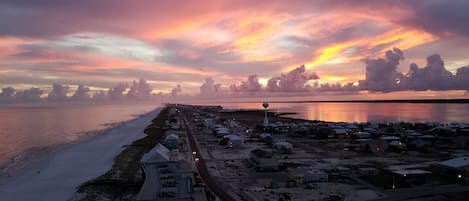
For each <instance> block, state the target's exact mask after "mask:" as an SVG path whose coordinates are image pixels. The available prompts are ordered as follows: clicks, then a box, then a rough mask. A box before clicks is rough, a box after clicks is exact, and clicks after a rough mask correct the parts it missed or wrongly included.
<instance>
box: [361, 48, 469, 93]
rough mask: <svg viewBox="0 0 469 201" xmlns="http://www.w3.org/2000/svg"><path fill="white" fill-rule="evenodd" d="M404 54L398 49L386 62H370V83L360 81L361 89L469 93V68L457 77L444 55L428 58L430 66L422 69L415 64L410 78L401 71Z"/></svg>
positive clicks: (411, 67) (410, 69)
mask: <svg viewBox="0 0 469 201" xmlns="http://www.w3.org/2000/svg"><path fill="white" fill-rule="evenodd" d="M403 59H404V54H403V53H402V51H400V50H399V49H398V48H394V49H393V50H389V51H387V52H386V54H385V58H384V59H383V58H378V59H371V60H366V61H365V63H366V79H365V80H361V81H360V89H363V90H370V91H381V92H389V91H397V90H416V91H425V90H436V91H438V90H467V89H469V81H467V80H469V67H468V66H465V67H461V68H458V69H457V70H456V74H453V73H451V72H450V71H448V70H447V69H446V68H445V63H444V61H443V59H442V58H441V56H440V55H438V54H434V55H430V56H428V57H427V64H426V65H425V66H424V67H422V68H420V67H419V66H418V65H417V64H415V63H412V64H410V66H409V71H408V73H407V74H406V75H404V74H402V73H401V72H398V71H397V67H398V65H399V62H400V61H401V60H403Z"/></svg>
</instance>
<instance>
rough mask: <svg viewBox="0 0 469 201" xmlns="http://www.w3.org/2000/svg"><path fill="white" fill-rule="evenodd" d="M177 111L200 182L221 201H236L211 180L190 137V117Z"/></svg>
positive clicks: (197, 148) (202, 159) (182, 111)
mask: <svg viewBox="0 0 469 201" xmlns="http://www.w3.org/2000/svg"><path fill="white" fill-rule="evenodd" d="M178 109H179V111H181V113H180V116H181V120H182V121H183V125H184V127H185V129H186V132H187V138H188V139H189V145H190V146H191V150H192V151H193V152H195V154H194V155H193V157H194V159H198V160H197V161H194V162H195V166H196V167H197V170H198V171H199V175H200V177H201V178H202V180H204V182H205V184H207V186H208V188H209V189H210V190H211V191H212V192H214V193H215V194H216V195H217V196H218V197H219V198H220V199H221V200H223V201H236V200H235V199H234V198H233V197H232V196H231V195H229V194H228V193H226V192H225V191H224V190H223V189H222V187H221V185H219V184H218V182H217V180H216V179H215V178H212V176H211V175H210V173H209V172H208V169H207V166H206V165H205V161H204V158H202V155H201V154H200V151H199V147H198V145H197V143H196V142H195V140H194V136H192V128H193V127H192V126H191V125H190V124H191V123H190V122H189V121H187V119H188V117H187V115H190V113H187V112H186V111H184V110H182V109H181V108H178Z"/></svg>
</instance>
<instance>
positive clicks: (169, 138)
mask: <svg viewBox="0 0 469 201" xmlns="http://www.w3.org/2000/svg"><path fill="white" fill-rule="evenodd" d="M165 140H179V136H177V135H176V134H169V135H167V136H166V138H165Z"/></svg>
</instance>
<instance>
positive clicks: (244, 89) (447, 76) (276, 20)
mask: <svg viewBox="0 0 469 201" xmlns="http://www.w3.org/2000/svg"><path fill="white" fill-rule="evenodd" d="M467 10H469V1H467V0H447V1H443V0H426V1H421V0H406V1H404V0H402V1H400V0H381V1H376V0H315V1H301V0H295V1H275V0H269V1H264V0H258V1H251V0H233V1H221V0H210V1H204V0H198V1H182V0H181V1H154V0H138V1H130V0H129V1H125V0H122V1H114V0H100V1H96V0H80V1H73V0H42V1H28V0H2V1H1V2H0V87H1V88H7V87H12V88H14V90H15V92H14V93H12V92H7V91H8V90H5V89H4V90H3V92H2V93H3V95H4V96H9V95H8V94H10V95H11V94H16V93H19V92H20V91H22V90H27V92H28V93H29V92H31V91H30V90H33V89H35V91H34V92H31V93H33V94H36V95H37V94H38V93H39V91H38V89H37V88H39V89H40V91H41V93H40V94H41V97H43V95H42V94H43V93H44V94H47V93H50V92H51V91H55V92H54V93H53V95H52V99H57V100H60V99H62V98H64V96H63V95H64V94H66V95H68V96H70V97H71V96H75V95H77V97H83V96H85V97H86V96H87V94H88V93H90V92H96V91H99V90H103V91H105V92H102V93H106V95H110V94H112V92H111V91H113V92H116V89H119V90H117V92H118V93H121V92H122V93H124V92H125V91H127V92H128V91H131V88H132V86H135V87H136V88H135V89H137V88H139V87H140V88H142V87H143V88H142V89H141V90H142V91H145V93H147V92H148V93H166V94H172V95H177V94H195V95H197V94H200V95H214V94H244V95H253V94H273V95H285V94H289V93H295V94H300V95H301V94H306V95H310V94H312V93H327V92H334V93H362V92H363V91H367V92H369V93H391V92H401V91H414V90H415V91H419V92H424V93H429V94H433V95H434V94H435V92H434V91H448V94H451V93H455V92H454V90H461V91H462V92H461V93H464V94H467V92H464V91H466V90H468V89H469V83H468V82H469V81H465V80H466V78H467V80H469V68H466V67H465V66H468V65H469V54H468V52H469V45H468V44H469V26H467V22H469V12H467ZM134 80H135V81H137V82H136V84H135V83H134V84H133V83H132V82H133V81H134ZM53 83H55V84H54V85H53ZM119 83H120V84H119ZM123 83H127V84H123ZM79 85H82V86H81V88H80V87H79ZM137 85H139V87H137ZM147 85H148V86H147ZM110 88H112V90H109V89H110ZM10 89H11V88H10ZM64 89H65V90H64ZM77 89H79V90H78V92H73V91H75V90H77ZM56 92H57V93H58V94H59V96H58V98H57V96H56ZM141 93H143V92H141ZM458 93H459V92H458ZM5 94H6V95H5ZM132 94H133V95H135V94H136V93H135V90H134V91H133V93H132ZM396 94H398V93H396ZM459 95H461V94H460V93H459ZM1 96H2V95H0V98H1ZM396 96H399V95H396Z"/></svg>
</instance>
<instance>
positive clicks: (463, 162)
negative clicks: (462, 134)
mask: <svg viewBox="0 0 469 201" xmlns="http://www.w3.org/2000/svg"><path fill="white" fill-rule="evenodd" d="M438 164H439V165H443V166H447V167H451V168H456V169H459V168H465V167H469V157H459V158H453V159H450V160H446V161H441V162H439V163H438Z"/></svg>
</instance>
